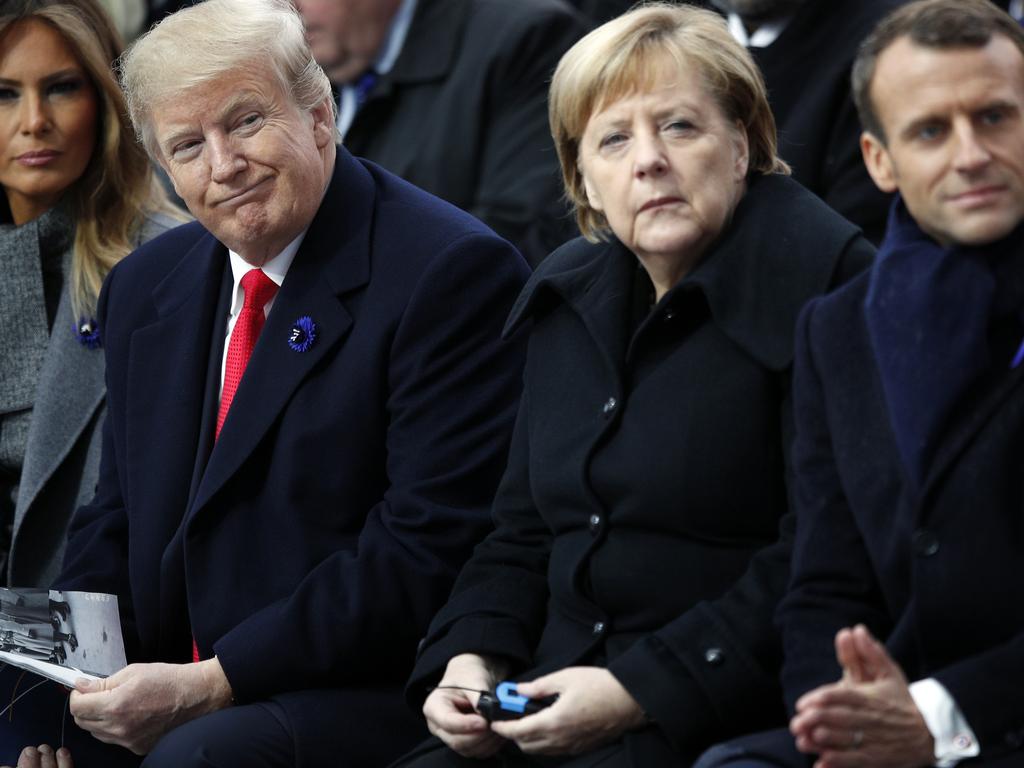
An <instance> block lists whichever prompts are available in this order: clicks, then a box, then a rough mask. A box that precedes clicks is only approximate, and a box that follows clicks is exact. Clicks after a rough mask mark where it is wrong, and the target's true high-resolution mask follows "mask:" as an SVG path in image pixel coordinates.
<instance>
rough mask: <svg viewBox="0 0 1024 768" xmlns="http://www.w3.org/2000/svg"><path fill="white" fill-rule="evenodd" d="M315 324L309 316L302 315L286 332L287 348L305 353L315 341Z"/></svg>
mask: <svg viewBox="0 0 1024 768" xmlns="http://www.w3.org/2000/svg"><path fill="white" fill-rule="evenodd" d="M316 330H317V329H316V323H314V322H313V318H311V317H310V316H309V315H303V316H302V317H300V318H299V319H298V320H296V321H295V322H294V323H293V324H292V329H291V330H290V331H289V332H288V346H289V347H291V348H292V349H293V350H295V351H296V352H305V351H306V350H307V349H309V348H310V347H312V346H313V342H314V341H316Z"/></svg>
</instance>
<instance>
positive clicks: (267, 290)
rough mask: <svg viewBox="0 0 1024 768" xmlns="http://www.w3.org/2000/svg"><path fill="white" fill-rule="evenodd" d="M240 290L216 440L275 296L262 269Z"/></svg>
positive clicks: (194, 650) (244, 281)
mask: <svg viewBox="0 0 1024 768" xmlns="http://www.w3.org/2000/svg"><path fill="white" fill-rule="evenodd" d="M242 290H243V291H244V292H245V302H244V303H243V304H242V311H241V312H239V313H238V319H236V320H235V327H234V328H233V329H232V330H231V340H230V341H229V342H228V357H227V362H226V363H225V365H224V388H223V389H222V390H221V393H220V408H219V409H218V411H217V432H216V436H217V437H220V429H221V427H223V426H224V419H226V418H227V415H228V409H230V408H231V401H232V400H234V399H235V392H236V391H237V390H238V384H239V382H240V381H241V380H242V374H244V373H245V366H246V365H248V364H249V358H250V357H252V351H253V349H254V348H255V347H256V339H258V338H259V336H260V331H262V330H263V324H264V323H265V322H266V319H267V317H266V315H265V314H264V313H263V308H264V307H265V306H266V305H267V302H268V301H270V300H271V299H272V298H274V294H275V293H277V283H275V282H274V281H273V280H271V279H270V278H269V277H267V275H266V273H265V272H264V271H263V270H262V269H250V270H249V271H248V272H246V273H245V274H244V275H242ZM192 661H199V648H198V646H196V641H195V640H193V641H192Z"/></svg>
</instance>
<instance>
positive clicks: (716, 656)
mask: <svg viewBox="0 0 1024 768" xmlns="http://www.w3.org/2000/svg"><path fill="white" fill-rule="evenodd" d="M704 661H706V662H707V663H708V664H710V665H711V666H712V667H720V666H722V663H723V662H724V661H725V654H724V653H723V652H722V649H721V648H708V649H707V650H706V651H704Z"/></svg>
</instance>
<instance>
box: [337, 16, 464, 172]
mask: <svg viewBox="0 0 1024 768" xmlns="http://www.w3.org/2000/svg"><path fill="white" fill-rule="evenodd" d="M468 15H469V4H468V3H466V2H465V0H420V2H419V4H418V6H417V8H416V11H415V13H414V15H413V20H412V24H411V25H410V27H409V34H408V36H407V38H406V43H405V45H403V46H402V52H401V54H399V56H398V59H397V60H396V61H395V66H394V68H393V69H392V70H391V71H390V72H388V73H387V74H386V75H384V76H383V77H381V78H380V80H379V81H378V82H377V84H376V86H375V87H374V88H373V89H372V90H371V91H370V93H369V95H368V98H367V100H366V103H365V104H364V105H363V106H362V107H361V108H360V110H359V112H358V114H357V115H356V119H355V120H354V121H353V123H352V126H351V127H350V128H349V131H348V134H347V135H346V136H345V145H346V146H348V147H350V148H351V150H352V151H353V152H355V153H357V154H363V153H364V152H365V151H366V148H367V146H368V145H369V144H370V143H372V142H373V141H374V139H375V137H376V135H377V134H378V133H379V132H380V131H381V129H382V126H383V125H384V124H385V123H386V122H387V120H388V119H389V117H390V115H391V112H392V111H393V105H392V103H391V101H392V98H393V97H394V96H395V94H396V92H399V91H401V90H402V89H403V88H409V87H412V88H415V87H417V86H421V85H423V84H425V83H431V82H439V81H443V80H444V79H445V78H446V77H447V76H448V73H449V72H450V70H451V68H452V66H453V65H454V62H455V59H456V57H457V55H458V53H459V49H460V46H461V38H462V34H463V27H464V26H465V23H466V20H467V18H468ZM425 135H426V134H420V135H419V136H417V137H410V138H413V141H412V143H409V142H408V141H406V142H405V143H404V144H403V145H402V147H401V154H400V155H396V156H395V157H393V158H391V159H390V161H389V162H386V163H385V161H384V159H383V158H381V159H379V162H382V163H385V164H386V165H387V166H388V168H389V170H391V171H392V172H393V173H395V174H396V175H398V176H402V177H405V176H408V172H409V169H410V168H411V167H412V164H413V163H414V162H415V160H416V158H417V157H418V156H419V152H418V149H417V146H418V144H419V142H420V141H421V140H422V137H423V136H425Z"/></svg>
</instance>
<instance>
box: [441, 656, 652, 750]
mask: <svg viewBox="0 0 1024 768" xmlns="http://www.w3.org/2000/svg"><path fill="white" fill-rule="evenodd" d="M504 674H505V673H504V670H503V669H502V667H501V665H499V664H497V663H496V662H495V661H493V660H489V659H486V658H485V657H483V656H478V655H476V654H469V653H467V654H461V655H459V656H455V657H454V658H452V659H451V661H449V662H448V666H447V668H446V669H445V674H444V677H443V678H442V680H441V682H440V683H439V684H438V687H437V688H435V689H434V690H433V691H432V692H431V693H430V695H429V696H428V697H427V700H426V701H425V702H424V704H423V714H424V716H425V717H426V718H427V726H428V727H429V728H430V732H431V733H433V734H434V735H435V736H437V737H438V738H440V739H441V740H442V741H443V742H444V743H445V744H447V745H448V746H449V747H450V748H451V749H453V750H454V751H455V752H457V753H459V754H460V755H463V756H464V757H477V758H483V757H490V756H491V755H494V754H495V753H497V752H498V750H500V749H501V748H502V746H503V745H504V744H505V743H506V742H507V741H512V742H515V744H516V746H518V747H519V749H521V750H522V751H523V752H526V753H530V754H549V755H553V754H578V753H580V752H586V751H588V750H590V749H594V748H596V747H599V746H601V745H603V744H607V743H608V742H610V741H612V740H614V739H615V738H617V737H618V736H619V735H621V734H622V733H623V732H624V731H626V730H629V729H631V728H636V727H639V726H640V725H642V724H643V723H644V713H643V710H641V708H640V705H639V704H638V703H637V702H636V700H635V699H634V698H633V697H632V696H631V695H630V694H629V692H628V691H626V689H625V688H623V687H622V684H621V683H620V682H619V681H618V680H616V679H615V676H614V675H612V673H611V672H609V671H608V670H607V669H603V668H601V667H568V668H566V669H562V670H559V671H558V672H553V673H551V674H549V675H544V676H543V677H538V678H537V679H535V680H532V681H530V682H528V683H518V684H517V689H518V692H519V693H520V694H522V695H523V696H528V697H530V698H542V697H544V696H551V695H553V694H558V700H557V701H556V702H555V703H554V704H552V705H551V706H550V707H547V708H546V709H543V710H541V711H540V712H538V713H536V714H533V715H527V716H526V717H523V718H521V719H519V720H503V721H497V722H493V723H489V722H487V720H485V719H484V718H483V717H482V716H481V715H480V714H478V713H477V712H476V702H477V699H478V698H479V693H477V692H476V691H490V690H493V689H494V687H495V686H496V685H497V684H498V682H500V681H501V679H502V678H503V676H504ZM445 686H459V687H460V689H455V688H446V687H445ZM461 688H466V689H472V690H461Z"/></svg>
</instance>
